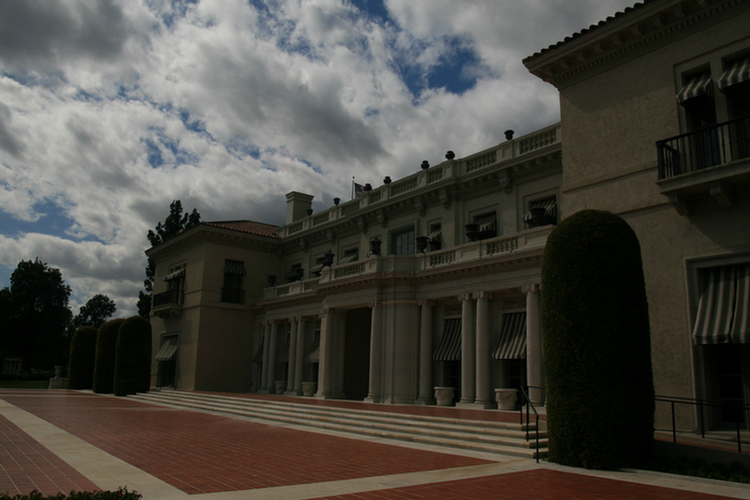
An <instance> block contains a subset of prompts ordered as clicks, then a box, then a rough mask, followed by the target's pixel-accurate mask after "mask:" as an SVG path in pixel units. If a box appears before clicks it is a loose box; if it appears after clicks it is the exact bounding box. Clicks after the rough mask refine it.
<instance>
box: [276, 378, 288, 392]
mask: <svg viewBox="0 0 750 500" xmlns="http://www.w3.org/2000/svg"><path fill="white" fill-rule="evenodd" d="M273 388H274V389H275V390H276V394H284V391H285V390H286V381H284V380H276V381H275V382H274V383H273Z"/></svg>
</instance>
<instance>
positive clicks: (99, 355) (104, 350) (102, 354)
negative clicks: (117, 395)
mask: <svg viewBox="0 0 750 500" xmlns="http://www.w3.org/2000/svg"><path fill="white" fill-rule="evenodd" d="M124 321H125V320H124V319H123V318H117V319H113V320H111V321H107V322H106V323H104V324H103V325H102V326H100V327H99V333H98V334H97V336H96V362H95V363H94V392H98V393H103V394H109V393H111V392H113V388H114V382H115V352H116V350H117V332H118V331H119V330H120V325H122V323H123V322H124Z"/></svg>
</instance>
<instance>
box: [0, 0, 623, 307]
mask: <svg viewBox="0 0 750 500" xmlns="http://www.w3.org/2000/svg"><path fill="white" fill-rule="evenodd" d="M632 4H633V2H632V1H630V0H524V1H520V0H475V1H469V0H466V1H456V0H288V1H286V0H222V1H205V0H204V1H201V2H193V1H187V0H185V1H179V0H172V1H169V0H122V1H116V0H98V1H94V0H92V1H83V0H70V1H63V0H58V1H48V0H3V1H1V2H0V71H1V73H0V287H4V286H8V285H9V278H10V274H11V273H12V271H13V270H14V269H15V267H16V265H17V264H18V262H19V261H21V260H28V259H34V258H35V257H39V258H40V259H42V260H43V261H45V262H47V263H49V265H51V266H53V267H57V268H60V269H61V271H62V274H63V278H64V279H65V280H66V281H67V283H68V284H69V285H70V286H71V287H72V289H73V296H72V297H71V305H72V309H73V311H74V313H76V312H77V309H78V306H80V305H81V304H83V303H85V302H86V301H87V300H88V299H89V298H91V297H92V296H93V295H95V294H97V293H104V294H106V295H108V296H109V297H110V298H111V299H113V300H114V301H115V302H116V303H117V306H118V316H129V315H132V314H135V312H136V307H135V304H136V301H137V296H138V291H139V290H141V289H142V288H143V279H144V277H145V276H144V267H145V265H146V259H145V256H144V253H143V252H144V250H145V249H146V248H147V247H148V241H147V239H146V232H147V231H148V229H150V228H153V227H154V226H155V225H156V223H157V222H158V221H160V220H164V218H165V217H166V216H167V214H168V212H169V204H170V202H171V201H172V200H175V199H179V200H181V201H182V203H183V207H185V209H186V210H187V211H190V210H192V209H193V208H197V209H198V211H199V212H200V214H201V216H202V219H203V220H230V219H251V220H257V221H262V222H268V223H274V224H281V223H283V218H284V216H285V210H286V208H285V198H284V194H285V193H287V192H289V191H292V190H297V191H303V192H307V193H310V194H312V195H314V196H315V199H314V203H313V208H314V209H315V210H316V211H318V210H322V209H324V208H327V207H329V206H330V205H331V199H332V198H334V197H336V196H338V197H340V198H342V199H344V200H346V199H349V196H350V191H351V187H350V186H351V179H352V176H356V179H357V181H358V182H361V183H364V182H372V183H373V184H374V185H379V184H380V182H381V180H382V178H383V177H384V176H385V175H390V176H391V177H393V178H398V177H401V176H403V175H406V174H409V173H412V172H415V171H416V170H418V168H419V164H420V163H421V161H422V160H425V159H426V160H428V161H430V163H431V164H436V163H439V162H440V161H442V160H443V158H444V155H445V152H446V151H447V150H448V149H452V150H454V151H455V152H456V154H457V155H458V156H464V155H468V154H471V153H473V152H475V151H478V150H480V149H484V148H487V147H489V146H492V145H494V144H497V143H498V142H501V141H502V140H503V139H502V138H503V131H504V130H506V129H509V128H512V129H514V130H515V131H516V135H520V134H524V133H527V132H531V131H533V130H535V129H537V128H540V127H543V126H546V125H549V124H552V123H554V122H556V121H557V120H558V119H559V114H558V98H557V92H556V91H555V89H554V88H553V87H551V86H550V85H547V84H545V83H543V82H542V81H541V80H538V79H537V78H535V77H533V76H532V75H531V74H530V73H528V72H527V71H526V69H525V68H524V67H523V65H522V64H521V60H522V59H523V58H524V57H526V56H529V55H532V54H533V53H535V52H537V51H539V50H540V49H542V48H544V47H547V46H549V45H551V44H553V43H556V42H557V41H560V40H562V39H563V38H565V37H566V36H568V35H570V34H572V33H574V32H576V31H579V30H580V29H582V28H585V27H588V26H589V25H591V24H593V23H596V22H598V21H599V20H601V19H604V18H606V17H607V16H610V15H612V14H614V13H615V12H617V11H621V10H623V9H624V8H625V7H628V6H631V5H632Z"/></svg>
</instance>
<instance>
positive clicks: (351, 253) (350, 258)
mask: <svg viewBox="0 0 750 500" xmlns="http://www.w3.org/2000/svg"><path fill="white" fill-rule="evenodd" d="M357 260H359V248H358V247H357V248H349V249H347V250H344V256H343V257H341V259H339V264H348V263H350V262H356V261H357Z"/></svg>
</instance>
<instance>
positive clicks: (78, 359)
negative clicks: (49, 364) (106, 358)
mask: <svg viewBox="0 0 750 500" xmlns="http://www.w3.org/2000/svg"><path fill="white" fill-rule="evenodd" d="M95 356H96V328H94V327H93V326H83V327H81V328H79V329H78V330H76V332H75V333H74V334H73V339H72V340H71V341H70V362H69V363H70V364H69V366H68V388H69V389H91V387H92V386H93V384H94V357H95Z"/></svg>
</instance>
